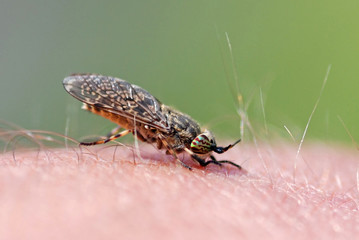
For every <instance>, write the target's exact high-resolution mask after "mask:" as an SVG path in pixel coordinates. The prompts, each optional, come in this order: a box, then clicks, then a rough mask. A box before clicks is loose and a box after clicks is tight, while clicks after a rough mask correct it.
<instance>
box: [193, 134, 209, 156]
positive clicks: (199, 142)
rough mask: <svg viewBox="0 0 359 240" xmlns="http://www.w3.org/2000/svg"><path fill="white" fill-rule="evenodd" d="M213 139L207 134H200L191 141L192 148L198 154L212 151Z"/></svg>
mask: <svg viewBox="0 0 359 240" xmlns="http://www.w3.org/2000/svg"><path fill="white" fill-rule="evenodd" d="M212 145H213V143H211V140H210V139H209V138H208V137H207V135H205V134H200V135H198V136H197V137H196V138H195V139H194V140H193V141H192V142H191V150H192V152H194V153H198V154H206V153H209V152H211V151H212V149H211V146H212Z"/></svg>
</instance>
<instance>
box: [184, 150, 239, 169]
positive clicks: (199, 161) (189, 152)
mask: <svg viewBox="0 0 359 240" xmlns="http://www.w3.org/2000/svg"><path fill="white" fill-rule="evenodd" d="M185 151H186V152H187V153H188V154H189V155H190V156H191V157H192V158H193V159H194V160H196V161H197V162H198V163H199V165H201V166H202V167H206V166H207V165H208V164H211V163H212V164H215V165H219V166H222V163H228V164H231V165H233V166H235V167H237V168H238V169H242V167H241V166H239V165H238V164H235V163H234V162H231V161H227V160H221V161H217V159H216V158H215V157H214V156H213V155H210V158H211V160H209V161H205V160H204V159H202V158H200V157H199V156H198V155H196V154H195V153H194V152H192V151H191V150H189V149H188V148H185Z"/></svg>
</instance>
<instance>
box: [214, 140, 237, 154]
mask: <svg viewBox="0 0 359 240" xmlns="http://www.w3.org/2000/svg"><path fill="white" fill-rule="evenodd" d="M240 141H241V139H238V140H237V141H236V142H234V143H232V144H229V145H228V146H227V147H217V146H214V147H213V151H215V152H216V153H224V152H226V151H227V150H229V149H231V148H232V147H233V146H234V145H236V144H237V143H239V142H240Z"/></svg>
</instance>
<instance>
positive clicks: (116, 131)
mask: <svg viewBox="0 0 359 240" xmlns="http://www.w3.org/2000/svg"><path fill="white" fill-rule="evenodd" d="M121 129H122V127H121V126H120V125H118V126H117V127H115V128H114V129H112V130H111V132H110V133H109V134H107V135H106V138H110V137H111V136H113V135H116V134H118V133H120V130H121Z"/></svg>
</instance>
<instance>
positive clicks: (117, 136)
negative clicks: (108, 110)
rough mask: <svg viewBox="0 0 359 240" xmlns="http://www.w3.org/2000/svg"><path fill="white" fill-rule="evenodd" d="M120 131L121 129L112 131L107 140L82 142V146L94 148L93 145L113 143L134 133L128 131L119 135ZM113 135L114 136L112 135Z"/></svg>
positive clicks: (117, 128)
mask: <svg viewBox="0 0 359 240" xmlns="http://www.w3.org/2000/svg"><path fill="white" fill-rule="evenodd" d="M119 130H120V127H116V128H115V129H113V130H112V131H111V133H110V134H108V136H107V138H105V139H101V140H97V141H95V142H81V143H80V145H85V146H92V145H97V144H104V143H107V142H110V141H113V140H115V139H117V138H120V137H123V136H125V135H127V134H129V133H130V132H132V130H129V129H126V130H124V131H122V132H120V133H118V132H119ZM112 133H113V134H112Z"/></svg>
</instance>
